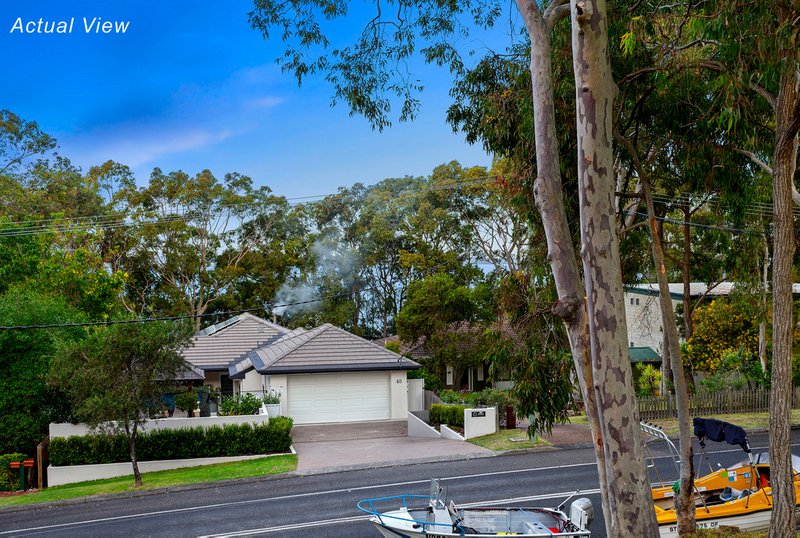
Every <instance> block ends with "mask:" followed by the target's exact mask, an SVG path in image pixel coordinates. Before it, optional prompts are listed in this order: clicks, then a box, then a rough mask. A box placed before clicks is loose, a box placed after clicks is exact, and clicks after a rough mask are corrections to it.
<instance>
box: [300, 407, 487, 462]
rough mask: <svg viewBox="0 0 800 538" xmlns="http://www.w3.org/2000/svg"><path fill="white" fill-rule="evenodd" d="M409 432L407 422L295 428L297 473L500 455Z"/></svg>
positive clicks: (463, 443)
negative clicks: (412, 435)
mask: <svg viewBox="0 0 800 538" xmlns="http://www.w3.org/2000/svg"><path fill="white" fill-rule="evenodd" d="M407 432H408V423H407V421H405V420H401V421H380V422H350V423H343V424H324V425H322V424H320V425H303V426H295V427H294V428H292V440H293V442H292V444H293V446H294V449H295V450H296V451H297V456H298V457H297V473H298V474H317V473H324V472H334V471H342V470H348V469H363V468H373V467H387V466H392V465H400V464H408V463H421V462H430V461H442V460H452V459H468V458H483V457H488V456H494V455H495V454H496V453H495V452H493V451H492V450H487V449H485V448H481V447H479V446H475V445H473V444H472V443H467V442H463V441H452V440H449V439H427V438H422V437H408V435H407Z"/></svg>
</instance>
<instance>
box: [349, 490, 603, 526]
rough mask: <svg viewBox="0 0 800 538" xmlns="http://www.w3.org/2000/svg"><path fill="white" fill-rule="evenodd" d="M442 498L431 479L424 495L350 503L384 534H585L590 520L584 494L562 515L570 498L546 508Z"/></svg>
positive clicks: (441, 493)
mask: <svg viewBox="0 0 800 538" xmlns="http://www.w3.org/2000/svg"><path fill="white" fill-rule="evenodd" d="M446 496H447V495H446V489H445V488H444V487H442V486H441V485H440V483H439V481H438V480H435V479H434V480H431V493H430V495H429V496H425V495H396V496H392V497H381V498H377V499H364V500H363V501H359V503H358V504H357V505H356V506H357V507H358V509H359V510H361V511H362V512H365V513H367V514H369V515H370V522H371V523H372V524H373V525H375V527H377V529H378V530H379V531H380V532H381V534H382V535H383V536H386V537H388V538H411V537H414V538H422V537H425V538H444V537H456V536H467V537H470V538H483V537H490V536H509V535H513V536H516V537H517V538H544V537H548V538H551V537H556V538H578V537H586V536H591V533H590V531H589V530H588V527H589V524H590V523H591V521H592V519H593V518H594V509H593V507H592V502H591V501H590V500H589V499H586V498H580V499H576V500H575V501H574V502H573V503H572V505H571V506H570V515H569V516H567V514H565V513H564V512H562V511H561V509H562V508H563V507H564V506H565V504H566V503H567V501H569V500H570V499H571V498H572V497H570V498H568V499H566V500H565V501H564V502H563V503H561V505H559V507H558V508H555V509H552V508H520V507H507V508H500V507H496V506H491V505H483V506H472V505H470V506H469V507H467V506H456V504H455V503H454V502H453V501H450V503H449V504H448V503H447V499H446ZM573 496H574V495H573ZM384 507H387V508H386V509H384Z"/></svg>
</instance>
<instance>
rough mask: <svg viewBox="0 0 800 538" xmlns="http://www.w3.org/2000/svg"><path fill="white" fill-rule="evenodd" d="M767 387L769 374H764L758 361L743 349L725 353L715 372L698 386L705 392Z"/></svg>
mask: <svg viewBox="0 0 800 538" xmlns="http://www.w3.org/2000/svg"><path fill="white" fill-rule="evenodd" d="M769 385H770V379H769V372H764V371H763V370H762V369H761V363H760V362H759V361H758V359H757V358H756V357H754V356H753V355H752V354H751V353H750V352H749V351H747V350H744V349H738V350H735V351H728V352H726V353H725V354H724V355H723V357H722V361H721V363H720V365H719V367H718V368H717V370H716V371H715V372H714V373H712V374H710V375H708V376H707V377H705V378H704V379H702V380H700V386H701V387H702V388H703V390H705V391H706V392H719V391H723V390H731V389H734V390H738V389H743V388H755V387H766V388H769Z"/></svg>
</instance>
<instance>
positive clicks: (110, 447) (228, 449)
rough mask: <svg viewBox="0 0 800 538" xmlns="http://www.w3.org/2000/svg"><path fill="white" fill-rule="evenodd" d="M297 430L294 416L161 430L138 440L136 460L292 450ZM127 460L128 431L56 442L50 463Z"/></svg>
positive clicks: (73, 437) (74, 437)
mask: <svg viewBox="0 0 800 538" xmlns="http://www.w3.org/2000/svg"><path fill="white" fill-rule="evenodd" d="M291 430H292V419H291V418H289V417H274V418H271V419H270V421H269V422H268V423H267V424H260V425H255V424H228V425H226V426H211V427H210V428H208V429H205V428H202V427H197V428H181V429H178V430H155V431H152V432H144V433H140V434H139V435H138V436H137V437H136V458H137V460H139V461H153V460H178V459H189V458H214V457H219V456H244V455H250V454H270V453H281V452H288V451H289V446H290V445H291V444H292V436H291ZM126 461H131V458H130V454H129V452H128V438H127V437H126V436H125V434H124V433H118V434H114V435H102V434H96V435H81V436H72V437H58V438H55V439H51V440H50V463H52V464H53V465H55V466H61V465H90V464H96V463H121V462H126Z"/></svg>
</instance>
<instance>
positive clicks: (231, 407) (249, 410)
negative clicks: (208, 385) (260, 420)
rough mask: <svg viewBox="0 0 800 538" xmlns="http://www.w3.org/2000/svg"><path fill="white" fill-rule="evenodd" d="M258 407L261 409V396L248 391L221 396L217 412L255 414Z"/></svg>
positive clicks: (224, 413) (230, 414)
mask: <svg viewBox="0 0 800 538" xmlns="http://www.w3.org/2000/svg"><path fill="white" fill-rule="evenodd" d="M279 401H280V400H279ZM259 409H261V398H259V397H258V396H256V395H255V394H251V393H249V392H248V393H246V394H237V395H235V396H226V397H224V398H222V401H221V402H220V404H219V411H218V412H219V414H220V415H222V416H232V415H255V414H257V413H258V410H259Z"/></svg>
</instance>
